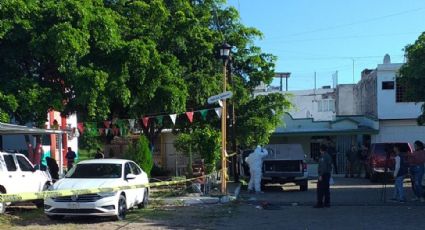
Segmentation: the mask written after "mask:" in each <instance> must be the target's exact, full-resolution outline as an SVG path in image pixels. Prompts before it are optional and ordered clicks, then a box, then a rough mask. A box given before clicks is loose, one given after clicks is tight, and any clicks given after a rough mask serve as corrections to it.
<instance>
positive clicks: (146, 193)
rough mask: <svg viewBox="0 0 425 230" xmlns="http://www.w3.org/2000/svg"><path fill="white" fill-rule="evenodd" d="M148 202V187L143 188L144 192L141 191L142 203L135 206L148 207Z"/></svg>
mask: <svg viewBox="0 0 425 230" xmlns="http://www.w3.org/2000/svg"><path fill="white" fill-rule="evenodd" d="M148 203H149V191H148V189H145V192H144V193H143V201H142V203H140V204H138V205H137V207H138V208H146V207H148Z"/></svg>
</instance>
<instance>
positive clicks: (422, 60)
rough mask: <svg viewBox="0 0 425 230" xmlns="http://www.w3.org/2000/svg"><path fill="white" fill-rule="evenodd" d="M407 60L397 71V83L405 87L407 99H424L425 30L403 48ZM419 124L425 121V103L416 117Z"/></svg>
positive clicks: (420, 100) (418, 100)
mask: <svg viewBox="0 0 425 230" xmlns="http://www.w3.org/2000/svg"><path fill="white" fill-rule="evenodd" d="M405 52H406V57H407V62H406V63H405V64H403V66H402V67H401V68H400V71H399V76H398V77H399V79H398V80H399V83H401V84H402V85H403V86H404V87H405V88H406V89H409V90H406V91H405V93H406V99H408V100H409V101H415V102H423V101H425V32H424V33H422V34H421V35H420V36H419V38H418V39H417V40H416V41H415V43H414V44H411V45H407V46H406V48H405ZM417 121H418V123H419V124H420V125H422V124H424V123H425V104H422V114H420V115H419V116H418V119H417Z"/></svg>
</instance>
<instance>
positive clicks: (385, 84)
mask: <svg viewBox="0 0 425 230" xmlns="http://www.w3.org/2000/svg"><path fill="white" fill-rule="evenodd" d="M382 89H384V90H386V89H394V81H383V82H382Z"/></svg>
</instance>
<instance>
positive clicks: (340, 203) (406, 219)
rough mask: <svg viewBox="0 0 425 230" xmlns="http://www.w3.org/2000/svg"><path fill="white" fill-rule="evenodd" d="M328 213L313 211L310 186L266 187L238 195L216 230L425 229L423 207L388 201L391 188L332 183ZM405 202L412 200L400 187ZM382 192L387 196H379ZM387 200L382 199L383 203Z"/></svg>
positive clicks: (361, 182) (363, 182)
mask: <svg viewBox="0 0 425 230" xmlns="http://www.w3.org/2000/svg"><path fill="white" fill-rule="evenodd" d="M335 181H336V184H335V185H334V186H332V187H331V200H332V201H331V203H332V207H331V208H324V209H314V208H312V205H313V204H314V203H315V187H316V185H315V183H316V181H310V183H309V187H310V189H309V191H307V192H299V191H298V186H284V187H283V190H282V189H281V187H278V186H275V187H268V189H266V190H265V193H264V194H260V195H250V194H247V193H246V192H245V193H242V194H241V196H242V198H243V199H244V200H245V202H244V204H241V205H240V206H239V207H238V208H237V213H238V214H237V215H235V216H233V217H232V218H229V219H227V221H226V222H218V223H217V225H216V228H217V229H236V228H239V229H425V203H420V202H407V203H406V204H399V203H393V202H390V201H388V200H389V198H391V197H392V192H393V189H394V186H393V185H387V186H384V185H382V184H371V183H370V182H369V181H367V180H365V179H357V178H355V179H351V178H349V179H346V178H335ZM405 185H406V186H408V188H406V189H405V191H406V193H407V198H412V192H411V188H410V185H409V183H405ZM384 192H386V194H385V193H384ZM385 197H386V198H387V199H383V198H385Z"/></svg>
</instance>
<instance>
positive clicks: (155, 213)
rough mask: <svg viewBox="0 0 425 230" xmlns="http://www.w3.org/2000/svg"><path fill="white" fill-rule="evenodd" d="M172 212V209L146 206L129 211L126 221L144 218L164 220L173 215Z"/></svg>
mask: <svg viewBox="0 0 425 230" xmlns="http://www.w3.org/2000/svg"><path fill="white" fill-rule="evenodd" d="M171 215H172V213H171V211H170V210H166V209H159V208H150V207H148V208H144V209H137V210H131V211H130V212H128V213H127V217H126V221H129V222H133V221H137V220H140V219H141V218H142V219H150V220H163V219H168V218H169V217H171Z"/></svg>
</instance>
